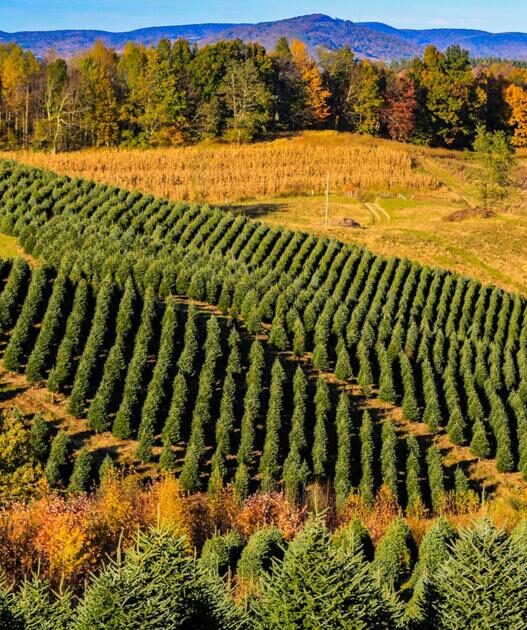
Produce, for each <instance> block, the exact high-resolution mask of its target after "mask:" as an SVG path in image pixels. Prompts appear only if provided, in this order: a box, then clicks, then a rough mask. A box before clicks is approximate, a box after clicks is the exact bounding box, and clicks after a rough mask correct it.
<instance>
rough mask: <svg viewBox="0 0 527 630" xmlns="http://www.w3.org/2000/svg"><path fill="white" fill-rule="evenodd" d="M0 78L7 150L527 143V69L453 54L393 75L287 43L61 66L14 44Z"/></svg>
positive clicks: (433, 51) (183, 48) (132, 49)
mask: <svg viewBox="0 0 527 630" xmlns="http://www.w3.org/2000/svg"><path fill="white" fill-rule="evenodd" d="M372 33H373V34H374V35H375V36H378V34H377V33H375V32H373V31H372ZM0 79H1V81H0V86H1V87H0V98H1V101H2V103H3V106H2V110H1V116H0V148H11V149H18V148H25V149H27V148H40V149H49V150H52V151H60V150H72V149H78V148H81V147H92V146H97V147H101V146H104V147H109V146H120V145H124V146H129V147H130V146H132V147H133V146H140V147H148V146H170V145H182V144H188V143H192V142H196V141H200V140H206V139H222V140H226V141H228V142H235V143H244V142H249V141H251V140H253V139H261V138H265V137H269V136H272V135H275V134H284V133H287V132H293V131H300V130H306V129H335V130H339V131H354V132H357V133H361V134H371V135H374V136H380V137H384V138H391V139H393V140H399V141H411V142H414V143H416V144H420V145H423V144H426V145H431V146H442V147H443V146H444V147H450V148H458V149H464V148H470V147H472V144H473V142H474V138H475V136H476V133H477V129H478V127H479V126H483V127H485V128H487V129H488V130H489V131H496V130H501V131H504V132H506V134H507V135H508V136H510V137H511V139H512V141H513V143H514V144H515V145H516V146H518V147H523V146H525V144H526V137H527V133H526V122H525V117H524V115H523V113H522V112H523V110H524V109H525V103H526V102H527V91H526V89H527V88H526V86H527V78H526V70H525V68H522V67H521V65H520V66H518V65H515V64H512V63H505V62H496V63H492V62H480V63H475V62H473V61H471V59H470V56H469V53H468V52H467V51H465V50H463V49H461V48H460V47H459V46H451V47H450V48H448V49H447V50H446V51H445V52H441V51H439V50H438V49H437V48H435V47H434V46H430V47H428V48H427V49H426V50H425V51H424V53H423V55H422V57H415V58H414V59H412V60H411V61H408V62H407V63H404V64H402V65H400V66H398V65H394V66H388V65H385V64H382V63H374V62H371V61H368V60H364V59H360V58H358V57H356V56H355V55H354V53H353V52H352V51H351V49H350V48H349V47H346V46H345V47H339V48H336V49H332V50H326V49H321V50H320V51H319V53H318V54H317V56H315V57H314V56H312V54H310V52H309V50H308V47H307V46H306V44H305V43H303V42H302V41H300V40H299V39H296V38H291V41H290V42H289V41H288V40H287V39H286V38H283V37H282V38H280V39H279V41H278V43H277V45H276V47H275V48H274V49H273V50H272V51H271V50H269V51H267V50H266V49H265V48H264V47H263V46H262V45H260V44H257V43H243V42H242V41H241V40H239V39H236V40H225V41H224V40H221V41H219V42H217V43H214V44H209V45H206V46H203V47H201V48H197V47H196V46H195V45H193V44H192V43H190V42H189V41H188V40H184V39H178V40H177V41H175V42H171V41H170V40H168V39H163V40H162V41H161V42H160V43H159V44H158V45H157V46H155V47H147V46H144V45H140V44H135V43H128V44H127V45H126V46H125V47H124V49H123V51H122V52H121V53H119V54H118V53H116V52H115V50H114V49H112V48H109V47H107V46H105V44H104V43H103V42H102V41H98V42H97V43H96V44H95V45H94V47H93V48H92V49H91V50H89V51H86V52H83V53H82V54H80V55H79V56H78V57H75V58H73V59H68V60H67V61H66V60H65V59H61V58H54V57H49V58H46V59H44V60H42V59H37V58H36V57H35V56H34V55H33V53H31V52H27V51H24V50H23V49H22V48H20V47H19V46H17V45H14V44H7V45H1V46H0Z"/></svg>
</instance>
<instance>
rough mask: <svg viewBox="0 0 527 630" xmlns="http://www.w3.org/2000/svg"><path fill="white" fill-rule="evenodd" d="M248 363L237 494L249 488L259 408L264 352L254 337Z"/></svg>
mask: <svg viewBox="0 0 527 630" xmlns="http://www.w3.org/2000/svg"><path fill="white" fill-rule="evenodd" d="M249 360H250V365H249V370H248V372H247V377H246V381H247V389H246V392H245V397H244V401H243V417H242V421H241V430H240V444H239V447H238V453H237V457H236V459H237V463H238V466H237V469H236V474H235V477H234V486H235V488H236V491H237V492H238V495H239V496H240V497H242V498H244V497H246V496H247V493H248V490H249V466H250V465H251V464H252V463H253V458H254V456H253V450H254V439H255V425H256V420H257V418H258V416H259V414H260V409H261V400H260V398H261V393H262V379H263V373H264V368H265V363H264V352H263V348H262V345H261V343H260V342H259V341H258V340H257V339H255V340H254V341H253V343H252V346H251V351H250V357H249Z"/></svg>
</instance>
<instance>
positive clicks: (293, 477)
mask: <svg viewBox="0 0 527 630" xmlns="http://www.w3.org/2000/svg"><path fill="white" fill-rule="evenodd" d="M306 404H307V379H306V376H305V374H304V371H303V370H302V368H301V367H300V366H298V367H297V369H296V373H295V376H294V379H293V417H292V419H291V431H290V432H289V451H288V453H287V457H286V458H285V461H284V471H283V480H284V489H285V493H286V496H287V498H288V499H289V501H291V502H292V503H295V502H297V501H298V500H299V499H300V498H301V495H302V491H303V488H304V485H305V484H306V482H307V479H308V476H309V466H308V464H307V461H306V459H305V456H304V453H305V449H306V446H307V441H306V434H305V426H304V425H305V419H306Z"/></svg>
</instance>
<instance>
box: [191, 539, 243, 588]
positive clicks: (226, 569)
mask: <svg viewBox="0 0 527 630" xmlns="http://www.w3.org/2000/svg"><path fill="white" fill-rule="evenodd" d="M244 546H245V543H244V541H243V539H242V537H241V536H240V534H239V533H238V532H236V531H234V530H231V531H229V532H227V533H226V534H214V535H213V536H211V537H210V538H207V540H206V541H205V544H204V545H203V549H202V550H201V556H200V558H199V563H200V564H201V565H202V566H204V567H205V568H206V569H207V570H208V571H211V572H213V573H215V574H217V575H220V576H221V577H227V576H228V575H234V573H235V570H236V565H237V564H238V561H239V559H240V555H241V552H242V550H243V548H244Z"/></svg>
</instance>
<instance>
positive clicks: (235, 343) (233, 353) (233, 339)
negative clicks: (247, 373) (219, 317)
mask: <svg viewBox="0 0 527 630" xmlns="http://www.w3.org/2000/svg"><path fill="white" fill-rule="evenodd" d="M228 343H229V358H228V360H227V368H226V369H227V373H228V374H241V373H242V355H241V350H240V345H241V338H240V333H239V332H238V331H237V330H236V328H234V327H233V328H231V331H230V333H229V341H228Z"/></svg>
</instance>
